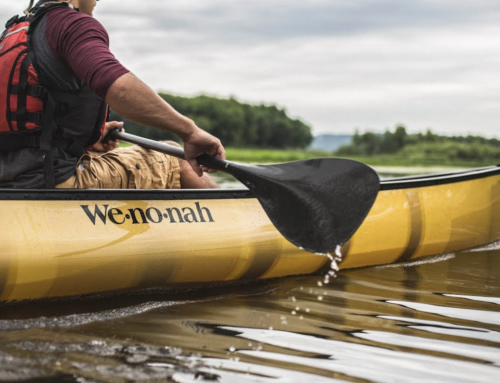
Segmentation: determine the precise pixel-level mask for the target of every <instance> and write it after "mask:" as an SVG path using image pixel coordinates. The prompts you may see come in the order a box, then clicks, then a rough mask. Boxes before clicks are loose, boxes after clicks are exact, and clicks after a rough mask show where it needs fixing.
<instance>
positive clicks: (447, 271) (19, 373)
mask: <svg viewBox="0 0 500 383" xmlns="http://www.w3.org/2000/svg"><path fill="white" fill-rule="evenodd" d="M321 282H323V277H322V276H308V277H302V278H285V279H280V280H275V281H270V282H259V283H250V284H243V285H222V286H214V287H212V288H210V289H207V288H204V289H203V290H193V291H183V292H160V291H158V292H156V293H154V294H150V295H142V296H117V297H113V298H112V299H111V298H109V297H106V298H102V299H97V298H96V299H93V300H90V299H87V300H78V301H66V302H50V303H43V304H41V303H36V302H34V303H30V304H22V305H7V306H5V305H4V306H0V382H12V381H31V382H35V381H36V382H44V381H46V382H126V381H139V382H141V381H143V382H158V381H160V382H163V381H165V382H170V381H172V382H231V383H232V382H301V383H302V382H304V381H308V382H309V381H310V382H321V383H323V382H342V381H344V382H359V383H365V382H384V383H385V382H399V381H403V382H422V381H426V382H495V381H499V379H500V353H499V352H498V351H499V349H500V305H499V303H500V249H499V246H498V244H497V245H496V246H494V247H491V246H490V247H489V248H487V249H483V250H480V251H474V252H467V253H461V254H449V255H446V256H444V257H436V258H434V259H431V260H427V261H426V262H422V261H419V262H417V263H414V264H411V263H409V264H405V265H399V266H392V267H376V268H366V269H360V270H350V271H344V272H342V273H341V274H340V275H339V276H338V277H337V278H336V279H332V280H331V281H330V283H329V284H327V285H323V284H322V283H321Z"/></svg>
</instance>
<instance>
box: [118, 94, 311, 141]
mask: <svg viewBox="0 0 500 383" xmlns="http://www.w3.org/2000/svg"><path fill="white" fill-rule="evenodd" d="M159 95H160V97H162V98H163V99H164V100H165V101H167V102H168V103H169V104H170V105H171V106H172V107H174V108H175V109H176V110H177V111H178V112H179V113H181V114H183V115H185V116H187V117H189V118H191V119H192V120H194V121H195V122H196V124H197V125H198V126H199V127H200V128H202V129H204V130H206V131H207V132H209V133H211V134H213V135H214V136H216V137H218V138H219V139H220V140H221V141H222V143H223V144H224V145H226V146H232V147H253V148H256V147H259V148H276V149H285V148H300V149H304V148H307V147H308V146H309V144H310V143H311V142H312V139H313V136H312V133H311V127H310V126H308V125H307V124H305V123H304V122H302V121H300V120H297V119H292V118H290V117H289V116H287V114H286V111H285V110H284V109H280V108H278V107H277V106H275V105H250V104H245V103H241V102H239V101H237V100H236V99H234V98H229V99H219V98H216V97H210V96H206V95H200V96H196V97H191V98H188V97H180V96H174V95H171V94H166V93H159ZM110 118H111V119H112V120H117V121H124V122H125V128H126V131H127V132H128V133H132V134H136V135H139V136H143V137H147V138H151V139H154V140H176V141H178V138H177V137H176V136H175V135H172V134H170V133H167V132H163V131H160V130H158V129H154V128H150V127H146V126H143V125H140V124H137V123H135V122H132V121H128V120H126V119H124V118H122V117H121V116H119V115H118V114H117V113H116V112H114V111H111V115H110Z"/></svg>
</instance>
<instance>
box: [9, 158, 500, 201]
mask: <svg viewBox="0 0 500 383" xmlns="http://www.w3.org/2000/svg"><path fill="white" fill-rule="evenodd" d="M497 174H500V165H495V166H488V167H484V168H475V169H468V170H459V171H456V172H447V173H435V174H425V175H416V176H405V177H397V178H390V179H385V180H381V181H380V190H381V191H384V190H397V189H410V188H420V187H426V186H436V185H445V184H451V183H456V182H463V181H469V180H474V179H480V178H486V177H490V176H493V175H497ZM246 198H255V196H254V194H253V193H252V192H251V191H250V190H248V189H245V188H241V189H200V190H190V189H182V190H178V189H177V190H145V189H141V190H136V189H55V190H47V189H0V201H37V200H46V201H51V200H63V201H64V200H68V201H76V200H80V201H93V200H100V201H103V200H104V201H106V200H110V201H111V200H117V199H118V200H130V201H133V200H146V201H151V200H190V199H197V200H203V199H246Z"/></svg>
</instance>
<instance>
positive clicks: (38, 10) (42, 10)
mask: <svg viewBox="0 0 500 383" xmlns="http://www.w3.org/2000/svg"><path fill="white" fill-rule="evenodd" d="M62 7H69V5H68V4H66V3H57V4H50V5H47V6H43V4H42V5H40V6H38V7H35V8H33V9H32V11H31V12H30V14H29V16H28V17H27V20H28V21H29V22H30V26H33V25H35V24H36V23H37V22H38V21H39V20H40V19H41V18H42V17H43V16H44V15H45V14H47V12H49V11H52V10H53V9H56V8H62Z"/></svg>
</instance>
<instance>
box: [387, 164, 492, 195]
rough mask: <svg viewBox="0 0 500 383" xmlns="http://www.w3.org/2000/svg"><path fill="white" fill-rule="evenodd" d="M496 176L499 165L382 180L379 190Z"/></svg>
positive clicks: (443, 183) (435, 184) (409, 187)
mask: <svg viewBox="0 0 500 383" xmlns="http://www.w3.org/2000/svg"><path fill="white" fill-rule="evenodd" d="M497 174H500V165H495V166H488V167H484V168H475V169H467V170H458V171H456V172H447V173H435V174H424V175H416V176H406V177H397V178H391V179H385V180H382V181H381V182H380V190H381V191H383V190H398V189H413V188H420V187H426V186H437V185H446V184H451V183H456V182H463V181H470V180H474V179H481V178H486V177H491V176H494V175H497Z"/></svg>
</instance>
